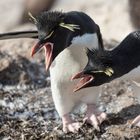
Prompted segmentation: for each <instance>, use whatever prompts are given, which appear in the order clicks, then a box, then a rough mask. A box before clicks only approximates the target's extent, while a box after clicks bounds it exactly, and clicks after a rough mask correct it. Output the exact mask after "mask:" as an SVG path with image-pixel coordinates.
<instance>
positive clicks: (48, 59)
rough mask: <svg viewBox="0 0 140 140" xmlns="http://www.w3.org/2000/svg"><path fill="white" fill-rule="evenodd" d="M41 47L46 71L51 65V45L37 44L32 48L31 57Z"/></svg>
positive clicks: (48, 43)
mask: <svg viewBox="0 0 140 140" xmlns="http://www.w3.org/2000/svg"><path fill="white" fill-rule="evenodd" d="M42 47H44V49H45V61H46V70H48V69H49V68H50V65H51V63H52V53H53V43H50V42H47V43H45V44H39V42H38V43H37V44H36V45H35V46H34V47H33V49H32V52H31V56H32V57H33V56H34V54H35V53H37V52H38V51H39V50H40V49H41V48H42Z"/></svg>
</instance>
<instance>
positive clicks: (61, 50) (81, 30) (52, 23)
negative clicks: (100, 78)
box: [32, 11, 106, 132]
mask: <svg viewBox="0 0 140 140" xmlns="http://www.w3.org/2000/svg"><path fill="white" fill-rule="evenodd" d="M33 20H34V22H35V24H36V25H37V29H38V38H39V41H38V43H37V44H36V45H35V46H34V47H33V49H32V56H33V55H34V54H35V53H36V52H38V51H39V50H40V49H41V48H42V47H44V48H45V53H46V55H45V57H46V69H49V68H50V76H51V89H52V96H53V100H54V103H55V107H56V110H57V111H58V113H59V115H60V117H61V118H62V121H63V130H64V131H71V132H75V131H76V130H78V129H79V127H80V126H79V123H75V122H74V121H73V120H72V119H71V117H70V113H71V112H72V110H73V109H74V108H75V107H76V106H77V105H79V104H80V103H81V102H83V103H85V104H87V116H86V121H88V122H89V123H91V124H92V125H93V126H94V127H95V128H96V129H99V124H100V123H101V122H102V121H103V120H104V119H105V117H106V115H105V114H104V113H99V112H98V115H97V114H95V112H96V113H97V110H96V107H95V104H96V102H97V100H98V94H99V90H100V88H99V87H92V88H89V89H85V90H82V91H80V92H79V94H73V88H74V85H75V84H76V81H71V77H72V76H73V75H74V74H75V73H77V72H78V71H81V70H82V69H83V68H84V67H85V66H86V64H87V62H88V58H87V55H86V50H85V48H89V49H97V48H98V49H100V50H102V49H103V44H102V37H101V33H100V29H99V27H98V25H97V24H96V23H95V22H94V21H93V20H92V19H91V18H90V17H89V16H88V15H86V14H85V13H83V12H76V11H73V12H68V13H62V12H43V13H41V14H40V15H39V16H37V17H33ZM98 118H100V120H98Z"/></svg>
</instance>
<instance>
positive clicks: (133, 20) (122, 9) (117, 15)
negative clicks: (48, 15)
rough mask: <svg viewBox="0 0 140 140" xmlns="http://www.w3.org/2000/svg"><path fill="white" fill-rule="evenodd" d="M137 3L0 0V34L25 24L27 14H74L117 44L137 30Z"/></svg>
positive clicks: (129, 0) (124, 0)
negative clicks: (88, 18) (82, 16)
mask: <svg viewBox="0 0 140 140" xmlns="http://www.w3.org/2000/svg"><path fill="white" fill-rule="evenodd" d="M139 5H140V2H139V1H138V0H117V1H115V2H114V0H107V1H105V0H86V1H85V0H1V1H0V19H1V22H0V32H4V31H7V30H11V29H14V28H16V27H17V25H18V26H19V25H20V24H22V23H25V22H27V21H29V20H28V16H27V11H28V10H30V11H32V13H33V14H34V15H35V14H38V13H39V12H40V11H43V10H50V9H51V10H62V11H64V12H67V11H71V10H78V11H83V12H86V13H87V14H88V15H90V16H91V17H92V18H93V19H94V20H95V22H96V23H97V24H99V26H100V28H101V32H102V34H103V37H104V38H105V39H107V40H109V39H116V40H121V39H122V38H124V36H125V35H127V34H128V33H129V32H131V31H133V30H134V28H139V26H140V21H139V20H138V19H139V17H140V14H139V9H140V8H139Z"/></svg>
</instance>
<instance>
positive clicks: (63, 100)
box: [50, 34, 99, 116]
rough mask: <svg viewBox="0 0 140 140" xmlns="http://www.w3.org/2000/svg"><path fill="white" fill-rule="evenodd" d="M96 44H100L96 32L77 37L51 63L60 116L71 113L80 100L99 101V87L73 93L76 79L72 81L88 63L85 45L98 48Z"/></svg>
mask: <svg viewBox="0 0 140 140" xmlns="http://www.w3.org/2000/svg"><path fill="white" fill-rule="evenodd" d="M87 40H88V41H87ZM94 44H95V45H98V42H97V36H96V35H95V34H86V35H83V36H81V37H79V36H78V37H75V38H74V39H73V40H72V43H71V45H70V46H69V47H68V48H66V49H65V50H64V51H62V52H61V53H60V54H59V55H58V56H57V57H56V59H55V60H54V62H53V63H52V65H51V68H50V75H51V88H52V94H53V99H54V103H55V106H56V108H57V110H58V113H59V115H60V116H63V115H65V114H67V113H70V112H71V111H72V109H73V108H74V107H75V106H76V105H78V104H79V103H80V102H84V103H88V104H92V103H96V102H97V98H98V94H99V88H91V89H85V90H83V91H81V92H79V93H78V94H73V88H74V85H75V82H76V81H71V77H72V76H73V74H75V73H77V72H78V71H80V70H82V69H83V68H84V67H85V65H86V64H87V56H86V51H85V49H84V47H89V46H90V47H91V48H96V47H97V46H94ZM93 92H94V94H93Z"/></svg>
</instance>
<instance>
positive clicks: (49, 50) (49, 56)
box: [44, 43, 53, 70]
mask: <svg viewBox="0 0 140 140" xmlns="http://www.w3.org/2000/svg"><path fill="white" fill-rule="evenodd" d="M44 49H45V61H46V70H48V69H49V68H50V66H51V63H52V52H53V44H52V43H46V44H45V45H44Z"/></svg>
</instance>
